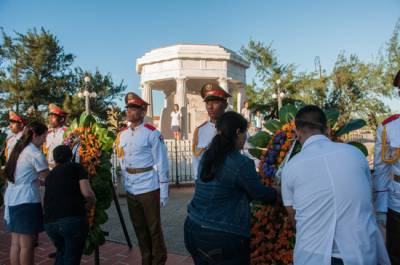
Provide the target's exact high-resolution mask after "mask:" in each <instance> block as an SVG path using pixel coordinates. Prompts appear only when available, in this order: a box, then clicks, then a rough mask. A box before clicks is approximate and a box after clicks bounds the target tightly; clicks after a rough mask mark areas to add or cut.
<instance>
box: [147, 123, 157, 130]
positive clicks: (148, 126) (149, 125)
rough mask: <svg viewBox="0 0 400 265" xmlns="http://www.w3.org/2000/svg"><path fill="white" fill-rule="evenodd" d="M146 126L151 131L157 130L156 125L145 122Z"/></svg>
mask: <svg viewBox="0 0 400 265" xmlns="http://www.w3.org/2000/svg"><path fill="white" fill-rule="evenodd" d="M144 127H146V128H147V129H149V130H150V131H155V130H157V128H156V127H154V126H153V125H151V124H150V123H145V124H144Z"/></svg>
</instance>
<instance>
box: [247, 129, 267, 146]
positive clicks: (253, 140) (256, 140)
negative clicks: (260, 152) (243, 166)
mask: <svg viewBox="0 0 400 265" xmlns="http://www.w3.org/2000/svg"><path fill="white" fill-rule="evenodd" d="M270 139H271V135H269V134H268V133H267V132H264V131H259V132H257V133H256V134H255V135H253V136H252V137H250V138H249V140H248V142H249V143H250V144H251V145H253V146H256V147H265V146H266V145H267V143H268V141H269V140H270Z"/></svg>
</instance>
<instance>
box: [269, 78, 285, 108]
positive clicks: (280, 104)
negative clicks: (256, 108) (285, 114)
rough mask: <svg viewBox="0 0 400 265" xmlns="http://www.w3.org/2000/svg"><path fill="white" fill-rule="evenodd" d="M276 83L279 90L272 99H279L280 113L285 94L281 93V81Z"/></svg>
mask: <svg viewBox="0 0 400 265" xmlns="http://www.w3.org/2000/svg"><path fill="white" fill-rule="evenodd" d="M275 83H276V87H277V89H276V94H275V93H274V94H272V98H274V99H275V98H276V99H278V111H279V110H280V109H281V108H282V98H283V97H284V96H285V93H283V92H281V87H280V84H281V80H280V79H278V80H276V81H275Z"/></svg>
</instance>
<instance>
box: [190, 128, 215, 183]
mask: <svg viewBox="0 0 400 265" xmlns="http://www.w3.org/2000/svg"><path fill="white" fill-rule="evenodd" d="M216 134H217V129H216V128H215V124H214V123H212V122H210V121H206V122H204V123H203V124H201V125H200V126H198V127H197V128H196V129H195V131H194V133H193V143H192V153H193V159H192V166H193V174H194V179H197V176H198V173H199V172H198V170H199V164H200V160H201V158H202V157H203V154H204V152H205V151H206V150H207V148H208V146H209V145H210V143H211V141H212V139H213V138H214V136H215V135H216Z"/></svg>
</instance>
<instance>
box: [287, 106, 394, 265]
mask: <svg viewBox="0 0 400 265" xmlns="http://www.w3.org/2000/svg"><path fill="white" fill-rule="evenodd" d="M295 124H296V134H297V137H298V139H299V142H300V143H301V144H302V149H301V151H300V153H298V154H296V155H295V156H294V157H293V158H292V159H291V160H289V162H288V163H287V164H286V165H285V167H284V168H283V173H282V198H283V203H284V205H285V206H286V208H287V211H288V214H289V218H290V219H291V220H292V221H293V222H294V223H295V225H296V244H295V248H294V265H330V264H332V265H342V264H345V265H387V264H390V261H389V258H388V255H387V252H386V249H385V244H384V240H383V237H382V234H381V232H380V230H379V228H378V225H377V222H376V219H375V215H374V207H373V204H372V192H371V191H372V180H371V175H370V169H369V166H368V161H367V160H366V158H365V156H364V155H363V154H362V153H361V152H360V151H359V150H358V149H357V148H355V147H354V146H352V145H349V144H343V143H335V142H332V141H331V140H330V139H329V138H328V137H327V136H326V135H327V131H328V128H327V119H326V116H325V114H324V112H323V111H322V110H321V109H320V108H319V107H317V106H313V105H308V106H305V107H303V108H302V109H300V110H299V111H298V113H297V114H296V117H295Z"/></svg>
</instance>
